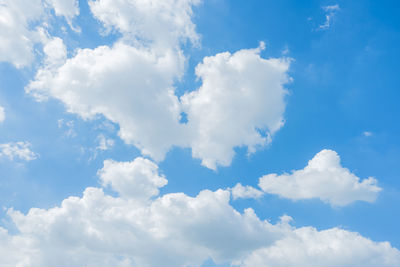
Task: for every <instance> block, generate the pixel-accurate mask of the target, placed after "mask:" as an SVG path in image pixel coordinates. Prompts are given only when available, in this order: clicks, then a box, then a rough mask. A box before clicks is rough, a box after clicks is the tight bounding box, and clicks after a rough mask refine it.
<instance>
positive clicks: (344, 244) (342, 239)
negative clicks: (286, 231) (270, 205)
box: [242, 227, 400, 267]
mask: <svg viewBox="0 0 400 267" xmlns="http://www.w3.org/2000/svg"><path fill="white" fill-rule="evenodd" d="M399 264H400V253H399V250H397V249H395V248H393V247H391V246H390V244H389V243H388V242H373V241H371V240H369V239H367V238H365V237H362V236H361V235H360V234H358V233H354V232H349V231H345V230H342V229H338V228H332V229H328V230H324V231H317V230H316V229H315V228H312V227H302V228H299V229H295V230H294V231H293V233H292V234H290V235H288V236H287V237H286V238H284V239H282V240H279V241H277V242H276V243H275V244H274V245H273V246H271V247H268V248H262V249H259V250H256V251H254V252H253V253H252V254H251V255H250V256H249V257H248V258H247V259H246V260H245V261H244V262H243V264H242V266H243V267H254V266H265V267H269V266H270V267H280V266H282V267H283V266H285V267H286V266H296V267H320V266H324V267H338V266H342V267H346V266H347V267H350V266H351V267H376V266H382V267H383V266H386V267H391V266H398V265H399Z"/></svg>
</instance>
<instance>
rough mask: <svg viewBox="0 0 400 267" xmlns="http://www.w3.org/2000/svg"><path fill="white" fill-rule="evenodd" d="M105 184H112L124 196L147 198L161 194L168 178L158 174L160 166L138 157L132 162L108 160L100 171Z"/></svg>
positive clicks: (139, 198)
mask: <svg viewBox="0 0 400 267" xmlns="http://www.w3.org/2000/svg"><path fill="white" fill-rule="evenodd" d="M99 176H100V180H101V182H102V184H103V185H104V186H108V185H109V186H111V188H112V189H114V190H115V191H117V192H118V193H119V194H120V195H121V196H122V197H126V198H134V199H138V200H147V199H150V197H152V196H157V195H158V194H159V188H160V187H163V186H165V185H166V184H167V179H165V178H164V177H163V176H160V175H159V174H158V166H157V165H156V164H154V163H153V162H151V161H149V160H148V159H144V158H137V159H135V160H134V161H132V162H115V161H112V160H106V161H105V162H104V168H103V169H101V170H100V171H99Z"/></svg>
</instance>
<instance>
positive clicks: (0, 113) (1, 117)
mask: <svg viewBox="0 0 400 267" xmlns="http://www.w3.org/2000/svg"><path fill="white" fill-rule="evenodd" d="M5 119H6V112H5V111H4V108H3V107H2V106H0V122H3V121H4V120H5Z"/></svg>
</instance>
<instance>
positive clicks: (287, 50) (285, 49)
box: [282, 45, 290, 56]
mask: <svg viewBox="0 0 400 267" xmlns="http://www.w3.org/2000/svg"><path fill="white" fill-rule="evenodd" d="M289 53H290V50H289V47H288V46H287V45H285V47H284V48H283V50H282V55H283V56H286V55H288V54H289Z"/></svg>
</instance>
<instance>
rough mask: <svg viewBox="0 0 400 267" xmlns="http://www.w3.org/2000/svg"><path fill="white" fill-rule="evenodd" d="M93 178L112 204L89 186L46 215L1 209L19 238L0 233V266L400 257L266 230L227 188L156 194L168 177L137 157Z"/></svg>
mask: <svg viewBox="0 0 400 267" xmlns="http://www.w3.org/2000/svg"><path fill="white" fill-rule="evenodd" d="M99 176H100V180H101V182H102V184H103V185H104V186H108V185H109V186H110V187H111V188H112V189H113V190H114V191H116V193H117V194H118V195H117V196H112V195H111V194H106V193H105V192H104V190H103V189H102V188H87V189H86V190H85V191H84V193H83V196H82V197H69V198H67V199H65V200H64V201H63V202H62V204H61V205H60V206H58V207H54V208H51V209H48V210H46V209H37V208H32V209H31V210H30V211H29V212H28V213H27V214H22V213H21V212H19V211H15V210H13V209H9V210H8V215H9V216H10V218H11V220H12V222H13V223H14V224H15V226H16V229H17V230H18V233H17V234H10V233H8V232H7V230H5V229H3V228H0V247H1V249H0V255H1V257H0V265H1V266H40V267H47V266H154V267H158V266H165V267H168V266H171V267H172V266H173V267H178V266H201V264H202V263H203V262H204V261H206V260H208V259H210V258H211V259H213V260H214V261H215V262H217V263H222V262H229V263H231V264H232V265H234V266H321V263H324V264H325V265H324V266H364V267H368V266H371V267H372V266H377V263H379V264H378V265H379V266H396V265H398V264H400V251H398V250H397V249H395V248H393V247H391V246H390V244H389V243H387V242H373V241H371V240H369V239H367V238H364V237H362V236H360V235H359V234H357V233H353V232H349V231H345V230H342V229H338V228H332V229H328V230H324V231H318V230H316V229H315V228H312V227H302V228H297V229H296V228H294V227H292V226H290V225H289V221H290V217H288V216H283V217H282V219H281V221H280V222H278V223H277V224H271V223H269V222H268V221H265V220H261V219H260V218H258V217H257V215H256V214H255V212H254V211H253V210H252V209H251V208H248V209H246V210H245V211H244V212H243V213H240V212H239V211H237V210H236V209H235V208H233V206H232V205H231V203H230V201H231V194H230V191H229V190H228V189H227V190H225V189H219V190H217V191H214V192H212V191H209V190H204V191H201V192H200V193H199V194H198V195H197V196H195V197H189V196H187V195H185V194H184V193H172V194H165V195H162V196H160V195H158V192H159V188H161V187H163V186H164V185H165V184H166V183H167V181H166V178H165V177H164V176H162V175H160V174H159V173H158V167H157V165H156V164H154V163H153V162H151V161H149V160H146V159H143V158H137V159H135V160H134V161H132V162H115V161H105V162H104V167H103V169H101V170H100V171H99ZM289 255H290V256H289ZM327 259H328V260H327ZM326 264H328V265H326ZM329 264H330V265H329Z"/></svg>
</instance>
